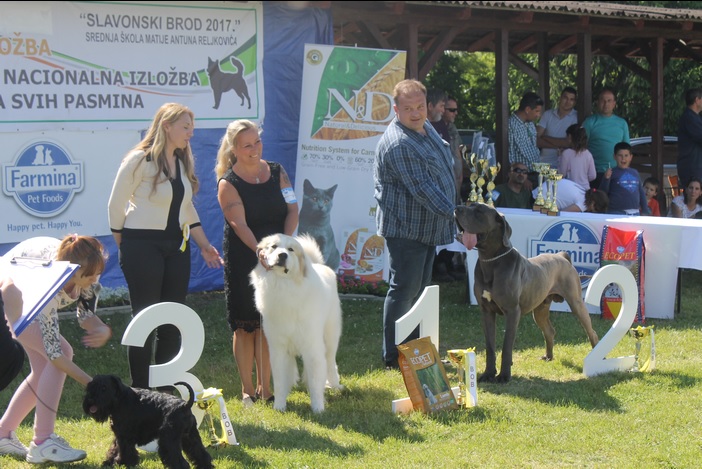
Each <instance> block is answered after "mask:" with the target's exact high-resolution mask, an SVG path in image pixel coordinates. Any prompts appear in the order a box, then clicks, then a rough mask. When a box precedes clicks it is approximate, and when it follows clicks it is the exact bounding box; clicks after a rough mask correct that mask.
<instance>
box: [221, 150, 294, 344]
mask: <svg viewBox="0 0 702 469" xmlns="http://www.w3.org/2000/svg"><path fill="white" fill-rule="evenodd" d="M268 166H269V167H270V170H271V177H270V179H268V181H266V182H264V183H261V184H249V183H248V182H246V181H244V180H243V179H242V178H240V177H239V176H237V175H236V173H234V171H233V170H232V169H231V168H230V169H229V170H228V171H227V172H226V173H225V174H224V176H222V179H224V180H226V181H227V182H229V183H230V184H231V185H232V186H234V188H235V189H236V190H237V191H238V192H239V196H240V197H241V200H242V202H243V203H244V210H245V213H246V224H247V225H248V226H249V228H250V229H251V231H252V232H253V234H254V236H255V237H256V239H257V240H258V241H260V240H261V239H263V238H265V237H266V236H268V235H271V234H276V233H282V232H283V230H284V229H285V218H286V217H287V215H288V206H287V203H286V202H285V199H284V198H283V194H282V193H281V191H280V164H278V163H273V162H270V161H269V162H268ZM222 250H223V251H224V260H225V265H224V294H225V297H226V301H227V320H228V321H229V326H230V327H231V329H232V331H235V330H236V329H244V330H245V331H247V332H253V331H254V330H255V329H258V328H259V327H261V314H260V313H259V312H258V310H257V309H256V305H255V303H254V291H253V287H252V286H251V285H250V284H249V273H250V272H251V271H252V270H253V268H254V267H256V262H258V259H257V258H256V253H255V252H253V251H252V250H251V249H250V248H249V247H248V246H247V245H246V244H244V243H243V242H242V241H241V239H239V237H238V236H237V235H236V233H235V232H234V229H233V228H232V227H231V226H230V225H229V223H227V222H225V223H224V241H223V244H222Z"/></svg>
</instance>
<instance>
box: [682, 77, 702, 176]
mask: <svg viewBox="0 0 702 469" xmlns="http://www.w3.org/2000/svg"><path fill="white" fill-rule="evenodd" d="M685 105H686V106H687V107H686V108H685V111H683V114H682V116H680V120H678V177H679V178H680V185H681V187H687V182H688V181H689V180H690V178H693V177H696V178H698V179H702V117H700V112H702V88H692V89H689V90H687V91H686V92H685Z"/></svg>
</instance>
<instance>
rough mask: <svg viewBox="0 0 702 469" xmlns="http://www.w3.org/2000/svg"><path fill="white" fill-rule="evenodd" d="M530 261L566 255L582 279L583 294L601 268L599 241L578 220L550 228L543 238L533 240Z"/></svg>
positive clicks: (563, 222) (544, 232) (529, 254)
mask: <svg viewBox="0 0 702 469" xmlns="http://www.w3.org/2000/svg"><path fill="white" fill-rule="evenodd" d="M528 251H529V252H528V253H527V256H528V257H534V256H538V255H539V254H543V253H546V252H548V253H557V252H560V251H566V252H567V253H568V254H569V255H570V259H571V261H572V262H573V266H575V269H576V270H577V271H578V274H579V275H580V278H581V284H582V287H583V290H584V289H585V288H587V285H588V284H589V283H590V278H591V277H592V276H593V275H594V274H595V272H596V271H597V269H599V268H600V237H599V236H598V235H597V234H596V233H595V232H594V231H593V230H592V229H591V228H590V227H589V226H588V225H587V224H585V223H580V222H578V221H575V220H568V221H560V222H556V223H553V224H552V225H549V226H548V227H547V228H546V229H545V230H544V231H543V232H542V233H541V235H540V236H538V237H536V238H530V239H529V243H528Z"/></svg>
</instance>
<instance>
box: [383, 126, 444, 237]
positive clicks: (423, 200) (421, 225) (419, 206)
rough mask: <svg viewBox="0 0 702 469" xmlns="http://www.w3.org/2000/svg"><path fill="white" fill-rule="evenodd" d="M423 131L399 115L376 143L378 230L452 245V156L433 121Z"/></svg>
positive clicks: (389, 234) (384, 233)
mask: <svg viewBox="0 0 702 469" xmlns="http://www.w3.org/2000/svg"><path fill="white" fill-rule="evenodd" d="M424 131H425V132H426V135H422V134H420V133H418V132H415V131H413V130H411V129H408V128H407V127H405V126H404V125H402V124H401V123H400V121H399V120H398V119H397V117H396V118H395V119H393V121H392V122H391V123H390V125H388V127H387V129H386V130H385V133H384V134H383V136H382V137H381V139H380V141H379V142H378V146H377V151H376V159H375V166H374V168H373V179H374V184H375V195H374V196H375V199H376V200H377V201H378V210H377V212H376V224H377V227H378V234H379V235H381V236H384V237H386V238H403V239H409V240H413V241H418V242H421V243H424V244H427V245H430V246H437V245H442V244H450V243H451V242H452V241H453V239H454V236H455V234H456V224H455V222H454V218H453V212H454V209H455V208H456V204H455V202H454V201H455V199H456V183H455V181H454V177H453V157H452V156H451V150H450V147H449V145H448V143H446V142H444V141H443V140H442V138H441V136H439V134H438V133H437V132H436V130H434V127H432V125H431V124H430V123H429V121H426V122H425V123H424Z"/></svg>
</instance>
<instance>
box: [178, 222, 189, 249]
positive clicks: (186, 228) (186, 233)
mask: <svg viewBox="0 0 702 469" xmlns="http://www.w3.org/2000/svg"><path fill="white" fill-rule="evenodd" d="M189 239H190V225H183V242H182V243H180V252H185V249H186V248H187V247H188V240H189Z"/></svg>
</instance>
